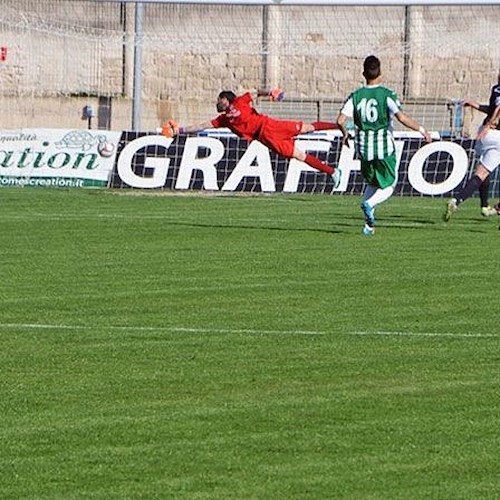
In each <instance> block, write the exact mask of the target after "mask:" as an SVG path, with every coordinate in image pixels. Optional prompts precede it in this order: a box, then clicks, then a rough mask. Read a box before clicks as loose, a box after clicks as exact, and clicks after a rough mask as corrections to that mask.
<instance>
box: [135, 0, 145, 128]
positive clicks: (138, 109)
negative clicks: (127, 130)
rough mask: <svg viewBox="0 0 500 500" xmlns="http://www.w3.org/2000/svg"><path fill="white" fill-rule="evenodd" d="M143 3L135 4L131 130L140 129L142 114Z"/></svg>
mask: <svg viewBox="0 0 500 500" xmlns="http://www.w3.org/2000/svg"><path fill="white" fill-rule="evenodd" d="M143 21H144V4H143V3H142V2H136V4H135V37H134V96H133V99H132V130H140V128H141V114H142V40H143Z"/></svg>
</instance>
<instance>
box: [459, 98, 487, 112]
mask: <svg viewBox="0 0 500 500" xmlns="http://www.w3.org/2000/svg"><path fill="white" fill-rule="evenodd" d="M461 104H462V106H463V107H464V108H467V107H470V108H473V109H477V110H478V111H481V113H485V114H486V113H488V109H489V106H488V105H487V104H480V103H479V102H478V101H475V100H473V99H464V100H463V101H462V102H461Z"/></svg>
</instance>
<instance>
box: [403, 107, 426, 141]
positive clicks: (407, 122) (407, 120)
mask: <svg viewBox="0 0 500 500" xmlns="http://www.w3.org/2000/svg"><path fill="white" fill-rule="evenodd" d="M396 118H397V120H398V121H399V122H400V123H402V124H403V125H404V126H405V127H408V128H409V129H411V130H416V131H417V132H420V133H421V134H422V136H423V138H424V139H425V142H432V138H431V134H429V132H428V131H427V130H426V129H425V128H424V127H422V125H420V124H419V123H418V122H417V121H416V120H414V119H413V118H412V117H411V116H408V115H407V114H406V113H404V112H403V111H399V112H398V113H396Z"/></svg>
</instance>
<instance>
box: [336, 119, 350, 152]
mask: <svg viewBox="0 0 500 500" xmlns="http://www.w3.org/2000/svg"><path fill="white" fill-rule="evenodd" d="M348 119H349V117H348V116H346V115H344V114H343V113H339V115H338V117H337V125H338V127H339V130H340V131H341V132H342V144H343V145H344V146H347V147H349V133H348V132H347V128H346V124H347V120H348Z"/></svg>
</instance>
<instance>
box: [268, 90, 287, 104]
mask: <svg viewBox="0 0 500 500" xmlns="http://www.w3.org/2000/svg"><path fill="white" fill-rule="evenodd" d="M269 98H270V99H271V101H282V100H283V99H284V98H285V93H284V92H283V90H281V89H280V88H279V87H276V88H274V89H273V90H271V92H269Z"/></svg>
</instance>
